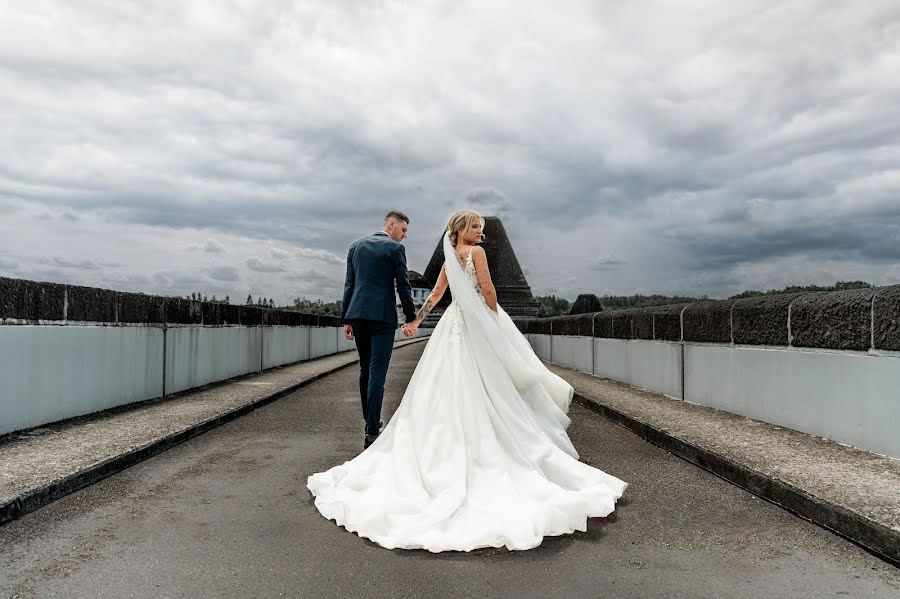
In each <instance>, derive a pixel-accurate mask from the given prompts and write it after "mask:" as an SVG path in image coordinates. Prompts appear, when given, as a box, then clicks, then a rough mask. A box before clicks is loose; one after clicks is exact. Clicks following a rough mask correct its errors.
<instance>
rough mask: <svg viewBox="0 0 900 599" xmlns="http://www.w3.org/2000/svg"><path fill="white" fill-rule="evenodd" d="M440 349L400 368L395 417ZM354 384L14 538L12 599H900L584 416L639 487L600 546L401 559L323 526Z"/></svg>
mask: <svg viewBox="0 0 900 599" xmlns="http://www.w3.org/2000/svg"><path fill="white" fill-rule="evenodd" d="M422 349H423V345H413V346H411V347H407V348H403V349H400V350H398V351H397V352H396V353H395V357H394V360H393V362H392V364H391V370H390V373H389V378H388V384H387V393H386V397H385V416H386V417H388V418H389V417H390V415H391V414H392V413H393V411H394V410H395V409H396V406H397V405H398V402H399V401H400V398H401V396H402V393H403V390H404V389H405V387H406V385H407V383H408V381H409V378H410V376H411V374H412V372H413V369H414V368H415V365H416V363H417V361H418V358H419V356H420V355H421V352H422ZM357 393H358V392H357V382H356V372H355V370H354V369H352V368H346V369H343V370H340V371H338V372H336V373H334V374H332V375H330V376H328V377H325V378H322V379H320V380H318V381H315V382H313V383H311V384H309V385H307V386H305V387H303V388H301V389H299V390H297V391H296V392H294V393H291V394H290V395H288V396H286V397H283V398H281V399H279V400H278V401H274V402H271V403H269V404H267V405H265V406H262V407H260V408H259V409H256V410H254V411H253V412H251V413H249V414H247V415H245V416H243V417H241V418H238V419H235V420H233V421H231V422H228V423H226V424H224V425H222V426H220V427H217V428H216V429H214V430H211V431H209V432H207V433H206V434H203V435H199V436H197V437H194V438H192V439H190V440H188V441H187V442H185V443H182V444H180V445H178V446H176V447H173V448H172V449H170V450H168V451H165V452H163V453H161V454H159V455H156V456H154V457H152V458H150V459H147V460H145V461H143V462H141V463H139V464H136V465H134V466H133V467H131V468H128V469H126V470H124V471H122V472H120V473H118V474H116V475H114V476H110V477H109V478H106V479H104V480H102V481H100V482H98V483H96V484H94V485H91V486H90V487H88V488H86V489H83V490H81V491H79V492H77V493H73V494H71V495H69V496H67V497H64V498H62V499H60V500H59V501H56V502H53V503H52V504H50V505H48V506H46V507H44V508H42V509H40V510H37V511H35V512H33V513H30V514H27V515H25V516H23V517H22V518H20V519H18V520H15V521H13V522H10V523H9V524H6V525H4V526H0V591H2V592H0V596H2V597H6V596H9V597H14V596H15V597H20V598H32V597H41V598H54V597H66V598H71V597H92V598H94V597H96V598H106V597H110V598H116V599H119V598H121V597H154V598H156V597H167V598H169V597H191V598H198V599H203V598H207V597H209V598H216V599H218V598H220V597H316V598H328V597H341V598H344V597H353V598H361V599H362V598H367V597H398V598H403V597H542V598H543V597H654V598H657V597H691V598H704V597H737V598H753V599H756V598H758V597H800V598H803V597H879V598H890V597H900V573H898V570H897V569H896V568H894V567H892V566H890V565H888V564H886V563H885V562H883V561H881V560H879V559H877V558H875V557H873V556H872V555H870V554H868V553H866V552H865V551H863V550H862V549H860V548H859V547H857V546H856V545H853V544H852V543H850V542H848V541H846V540H845V539H843V538H841V537H838V536H836V535H834V534H832V533H830V532H828V531H826V530H824V529H823V528H821V527H819V526H816V525H813V524H811V523H809V522H806V521H805V520H802V519H800V518H797V517H795V516H793V515H791V514H790V513H788V512H787V511H785V510H783V509H781V508H779V507H777V506H775V505H772V504H771V503H768V502H765V501H761V500H759V499H758V498H756V497H754V496H753V495H752V494H750V493H748V492H746V491H744V490H742V489H739V488H738V487H736V486H734V485H732V484H729V483H727V482H725V481H723V480H722V479H721V478H718V477H716V476H714V475H712V474H710V473H709V472H707V471H705V470H703V469H700V468H697V467H696V466H694V465H692V464H690V463H688V462H686V461H684V460H682V459H679V458H677V457H675V456H673V455H671V454H669V453H667V452H666V451H663V450H662V449H660V448H658V447H656V446H654V445H652V444H650V443H647V442H646V441H644V440H643V439H641V438H640V437H639V436H637V435H635V434H633V433H631V432H630V431H628V430H626V429H625V428H623V427H621V426H618V425H616V424H614V423H612V422H610V421H609V420H606V419H605V418H603V417H601V416H600V415H598V414H597V413H595V412H593V411H590V410H588V409H587V408H584V407H582V406H580V405H574V406H573V407H572V410H571V412H570V414H571V416H572V425H571V427H570V429H569V433H570V436H571V438H572V440H573V442H574V444H575V446H576V448H578V450H579V452H580V454H581V459H582V461H584V462H586V463H589V464H592V465H595V466H597V467H599V468H603V469H604V470H606V471H608V472H610V473H612V474H614V475H616V476H619V477H621V478H622V479H624V480H626V481H628V482H629V483H630V484H629V487H628V490H627V491H626V494H625V496H624V497H623V499H622V501H621V502H620V503H619V505H618V508H617V510H616V512H615V513H614V514H613V516H612V517H610V518H608V519H606V520H599V519H598V520H595V521H592V522H590V523H589V530H588V532H586V533H577V534H573V535H567V536H564V537H555V538H548V539H545V540H544V543H543V544H542V545H541V546H540V547H538V548H536V549H533V550H531V551H526V552H516V553H509V552H507V551H505V550H494V549H490V550H479V551H475V552H472V553H468V554H456V553H454V554H430V553H426V552H421V551H402V550H396V551H388V550H386V549H383V548H381V547H378V546H377V545H374V544H372V543H370V542H368V541H365V540H363V539H361V538H359V537H358V536H356V535H354V534H352V533H349V532H347V531H346V530H344V529H342V528H339V527H338V526H336V525H335V524H334V523H333V522H330V521H327V520H325V519H324V518H322V517H321V516H320V515H319V513H318V512H317V511H316V509H315V507H314V506H313V504H312V498H311V496H310V495H309V492H308V491H307V490H306V488H305V483H306V478H307V476H309V474H311V473H313V472H317V471H321V470H323V469H326V468H329V467H331V466H333V465H335V464H338V463H340V462H342V461H344V460H347V459H350V458H352V457H353V456H355V455H357V454H358V453H359V451H360V449H361V446H362V441H363V438H362V421H361V417H360V414H359V399H358V395H357Z"/></svg>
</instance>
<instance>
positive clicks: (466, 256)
mask: <svg viewBox="0 0 900 599" xmlns="http://www.w3.org/2000/svg"><path fill="white" fill-rule="evenodd" d="M483 227H484V220H483V219H482V218H481V217H480V216H478V215H477V214H475V213H472V212H465V211H464V212H458V213H456V214H454V215H453V217H452V218H451V219H450V223H449V225H448V227H447V233H446V234H445V235H444V241H443V244H444V256H445V261H444V266H443V268H442V269H441V274H440V277H439V279H438V282H437V284H436V285H435V287H434V290H433V291H432V292H431V295H430V296H429V297H428V300H427V301H426V302H425V305H424V306H423V307H422V309H421V310H420V311H419V313H418V315H417V316H416V320H415V322H414V323H412V324H411V325H408V326H410V327H411V329H412V330H413V331H414V330H415V329H416V328H418V326H419V325H420V324H421V322H422V320H424V319H425V317H426V316H427V315H428V313H429V312H430V311H431V309H432V308H433V307H434V306H435V305H436V304H437V303H438V301H440V299H441V297H442V296H443V294H444V292H445V291H446V289H447V287H448V286H449V287H450V290H451V293H452V295H453V301H452V303H451V304H450V306H449V307H448V308H447V310H446V312H444V315H443V316H442V317H441V320H440V322H439V323H438V325H437V327H436V328H435V329H434V331H433V334H432V335H431V338H430V339H429V341H428V343H427V346H426V347H425V351H424V352H423V354H422V358H421V360H420V361H419V363H418V366H417V367H416V370H415V372H414V373H413V375H412V379H411V380H410V382H409V386H408V387H407V389H406V392H405V393H404V395H403V399H402V401H401V403H400V406H399V407H398V408H397V411H396V412H395V413H394V415H393V417H392V418H391V420H390V422H389V423H388V424H387V426H386V427H385V429H384V432H382V433H381V435H380V436H379V437H378V439H377V440H376V441H375V442H374V443H373V444H372V445H371V446H370V447H369V448H368V449H366V450H365V451H363V453H361V454H360V455H358V456H357V457H356V458H354V459H352V460H350V461H348V462H345V463H343V464H341V465H339V466H335V467H334V468H332V469H330V470H328V471H327V472H320V473H317V474H313V475H312V476H310V477H309V479H308V481H307V487H308V488H309V490H310V491H311V492H312V494H313V495H314V496H315V498H316V499H315V505H316V508H318V510H319V512H321V514H322V515H323V516H325V517H326V518H328V519H331V520H334V521H336V522H337V523H338V524H339V525H341V526H344V527H345V528H346V529H347V530H349V531H351V532H355V533H357V534H358V535H359V536H361V537H365V538H367V539H370V540H372V541H374V542H375V543H378V544H379V545H381V546H383V547H386V548H388V549H393V548H402V549H427V550H428V551H433V552H440V551H470V550H472V549H475V548H478V547H503V546H506V547H507V548H508V549H510V550H521V549H531V548H532V547H536V546H538V545H540V544H541V541H542V540H543V538H544V537H545V536H555V535H563V534H568V533H571V532H573V531H576V530H579V531H584V530H586V527H587V518H589V517H595V516H606V515H608V514H610V513H611V512H612V511H613V510H614V509H615V503H616V500H617V499H618V498H619V497H621V496H622V493H623V491H624V490H625V487H626V483H625V482H623V481H621V480H619V479H618V478H615V477H614V476H611V475H609V474H606V473H605V472H603V471H601V470H598V469H596V468H593V467H591V466H588V465H587V464H583V463H582V462H579V461H578V453H577V452H576V451H575V448H574V447H573V446H572V443H571V441H570V440H569V437H568V435H566V427H567V426H568V425H569V418H568V417H567V416H566V412H567V411H568V408H569V402H570V401H571V400H572V395H573V389H572V387H571V385H569V384H568V383H566V382H565V381H564V380H563V379H561V378H560V377H558V376H556V375H555V374H553V373H552V372H550V371H549V370H547V368H546V367H544V365H543V364H542V363H541V361H540V359H538V357H537V356H536V355H535V354H534V352H533V351H532V349H531V347H530V345H529V344H528V341H527V340H526V339H525V338H524V337H523V336H522V335H521V333H520V332H519V330H518V329H517V328H516V326H515V324H514V323H513V322H512V320H511V319H510V318H509V316H508V315H507V314H506V312H504V311H503V308H501V307H500V305H499V304H498V303H497V294H496V291H495V290H494V286H493V283H492V282H491V275H490V273H489V271H488V265H487V259H486V257H485V253H484V250H483V249H482V248H480V247H477V246H476V245H475V244H476V243H478V242H479V241H480V240H481V238H482V236H481V231H482V228H483Z"/></svg>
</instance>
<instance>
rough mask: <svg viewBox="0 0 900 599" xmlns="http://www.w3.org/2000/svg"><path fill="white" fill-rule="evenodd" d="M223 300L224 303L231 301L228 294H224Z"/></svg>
mask: <svg viewBox="0 0 900 599" xmlns="http://www.w3.org/2000/svg"><path fill="white" fill-rule="evenodd" d="M223 301H224V302H225V303H226V304H230V303H231V297H230V296H228V295H226V296H225V299H224V300H223Z"/></svg>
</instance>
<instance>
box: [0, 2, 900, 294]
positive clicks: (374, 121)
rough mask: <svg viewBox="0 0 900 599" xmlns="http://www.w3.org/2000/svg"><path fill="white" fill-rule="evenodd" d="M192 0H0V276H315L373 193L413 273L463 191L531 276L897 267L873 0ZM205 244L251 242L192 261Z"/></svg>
mask: <svg viewBox="0 0 900 599" xmlns="http://www.w3.org/2000/svg"><path fill="white" fill-rule="evenodd" d="M198 2H200V4H199V5H198V6H200V8H198V9H197V11H196V12H194V11H188V12H178V11H172V10H170V9H169V8H168V7H166V6H163V5H156V4H153V3H150V4H146V3H143V4H141V3H138V2H136V1H129V0H123V1H122V2H120V3H117V4H116V7H117V8H116V10H115V11H110V10H108V9H106V8H103V7H100V6H99V5H96V4H93V3H72V2H62V1H61V0H56V1H53V0H35V1H34V2H32V3H30V4H29V9H28V10H25V9H9V10H7V11H5V12H4V18H3V20H2V21H0V86H2V88H3V90H4V94H3V96H2V97H0V114H2V115H8V116H9V117H10V118H7V119H4V122H5V123H6V124H7V126H6V128H5V130H4V135H3V136H2V138H0V207H2V210H3V214H4V219H6V220H8V221H9V222H10V223H15V226H12V225H10V226H9V227H8V228H9V230H10V233H9V234H7V233H6V231H4V235H3V236H2V238H0V253H2V254H3V255H5V256H12V255H13V254H15V261H16V263H17V264H18V270H17V271H16V273H17V276H60V277H65V278H66V280H71V279H75V280H76V281H77V282H81V283H82V284H101V283H102V282H103V280H104V277H110V276H112V277H114V278H112V279H109V278H107V279H106V280H109V281H121V284H122V285H133V286H139V285H147V288H146V289H140V290H143V291H148V292H154V291H159V292H163V291H165V292H171V293H179V294H182V295H183V294H184V293H185V292H187V293H190V292H191V291H195V290H198V289H199V290H202V291H203V292H204V293H205V292H206V291H207V288H205V287H204V288H202V289H200V286H202V285H207V286H210V288H209V289H208V290H209V292H210V295H212V293H217V294H218V295H224V293H223V292H226V291H229V289H230V293H231V295H232V296H238V295H240V296H244V297H245V295H246V293H247V292H252V293H254V295H256V294H259V293H263V294H266V295H268V296H270V297H272V296H275V297H277V298H282V300H283V301H287V300H288V299H290V298H292V297H293V296H294V295H295V294H296V293H298V291H297V286H298V285H300V284H301V283H304V284H305V282H308V281H317V282H318V283H320V285H319V287H318V288H317V289H318V291H316V290H314V289H313V287H309V288H308V290H307V291H303V292H304V293H308V294H313V293H318V294H319V295H317V297H323V298H325V299H334V298H335V297H336V294H338V293H339V292H338V291H337V290H339V288H340V280H341V278H342V274H343V273H342V264H343V256H345V253H346V249H347V247H348V246H349V244H350V243H351V242H352V241H353V240H354V239H356V238H358V237H361V236H363V235H367V234H369V233H371V232H372V231H373V230H375V229H377V228H378V227H379V226H380V222H381V218H382V216H383V215H384V213H385V212H386V211H387V210H388V209H391V208H399V209H401V210H404V212H406V213H407V214H409V215H410V217H411V219H412V222H411V226H410V237H409V239H408V240H407V246H408V251H407V253H408V256H409V258H410V266H411V267H412V268H415V269H418V270H422V269H423V268H424V266H425V264H426V263H427V261H428V259H429V258H430V256H431V252H432V251H433V250H434V245H435V242H436V241H437V239H438V236H439V235H440V232H441V230H442V229H443V227H444V226H445V223H446V219H447V217H448V216H449V215H450V213H452V212H453V211H455V210H457V209H462V208H467V207H471V208H474V209H476V210H478V211H480V212H483V213H485V214H488V215H489V214H497V215H500V216H502V217H503V219H504V224H505V226H506V229H507V231H508V232H509V234H510V237H511V239H512V241H513V244H514V246H515V248H516V250H517V252H518V253H519V258H520V262H521V263H522V265H523V267H527V269H528V273H529V274H528V279H529V282H530V283H531V285H532V286H533V287H534V288H535V289H537V290H541V289H555V290H557V292H558V293H561V294H565V295H570V296H571V297H574V295H575V294H576V293H578V292H579V291H596V292H605V291H609V292H614V293H630V292H636V291H647V292H652V291H669V290H671V291H673V292H680V293H702V292H706V293H710V294H711V295H726V294H730V293H734V292H737V291H741V290H743V289H742V288H743V287H745V286H751V285H752V286H763V287H766V286H775V285H776V283H779V282H780V281H782V279H783V277H784V276H787V274H786V273H788V274H790V276H794V277H809V278H810V279H815V280H810V281H805V282H818V283H824V282H833V280H834V279H838V278H843V279H848V278H853V279H855V278H869V279H870V280H872V282H876V283H888V282H896V277H897V276H898V271H897V269H896V268H895V267H897V266H898V264H900V256H898V252H897V249H896V248H897V247H900V244H898V243H897V241H898V235H900V233H898V229H897V225H896V224H895V223H897V222H898V221H900V200H898V198H900V167H898V164H900V121H897V119H896V118H894V114H895V113H896V107H897V106H898V105H900V82H898V78H897V77H896V76H895V73H896V72H897V67H898V65H897V58H896V57H897V56H898V54H900V38H898V36H897V35H896V31H897V28H898V26H900V9H898V8H897V6H896V3H895V2H891V1H890V0H881V1H873V2H866V3H842V4H835V3H830V2H826V1H825V0H813V1H811V2H807V3H802V4H796V3H794V4H791V3H787V4H786V3H782V2H777V1H775V0H735V1H734V2H729V3H720V4H715V5H709V6H704V7H703V9H702V13H701V12H698V11H697V10H685V8H684V7H683V6H681V5H676V4H666V3H650V2H642V1H637V2H629V3H617V4H611V3H583V4H576V5H572V6H568V7H567V9H566V10H560V9H559V8H558V7H554V6H551V5H549V4H548V5H546V6H542V7H540V8H534V9H533V10H528V11H523V10H521V7H520V4H519V3H515V2H512V0H500V1H499V2H496V3H492V4H491V6H490V7H489V8H485V6H484V5H483V3H476V2H472V1H466V0H462V1H460V2H457V3H454V5H453V8H452V11H451V12H452V18H450V17H448V15H447V14H446V13H445V10H446V8H445V7H444V8H442V7H440V6H437V5H434V4H431V3H424V4H390V3H388V4H379V5H378V6H377V7H376V6H369V5H365V6H364V5H361V4H358V3H327V4H325V3H321V4H320V5H317V3H316V2H311V3H300V4H298V3H292V2H280V1H273V2H266V3H258V4H256V5H252V6H251V5H245V4H241V3H237V4H234V3H232V4H227V5H223V4H221V3H213V2H208V3H203V2H201V1H200V0H198ZM192 6H193V5H192ZM324 6H327V7H328V9H327V10H323V9H322V7H324ZM48 13H52V14H53V15H54V18H53V19H46V18H44V17H42V15H44V14H48ZM648 14H652V15H653V18H652V19H648V18H647V15H648ZM197 15H205V16H204V17H198V16H197ZM310 22H315V27H313V28H310V27H309V23H310ZM83 31H103V32H104V36H103V43H102V44H101V43H99V42H91V41H85V38H84V37H83V36H82V35H81V34H80V33H79V32H83ZM98 39H99V38H98ZM835 39H839V40H841V43H840V44H835V43H834V40H835ZM111 47H112V48H116V52H109V48H111ZM397 48H404V51H403V52H398V51H397V50H396V49H397ZM460 48H466V51H465V52H463V51H461V50H460ZM172 65H177V68H174V67H173V66H172ZM198 239H206V240H207V241H206V242H205V243H202V244H199V245H198V244H197V241H196V240H198ZM213 240H215V241H213ZM191 248H193V249H194V251H191ZM225 248H227V249H228V251H229V252H230V253H231V255H240V256H269V257H270V258H271V259H273V260H277V261H278V263H277V264H275V263H267V262H264V261H263V260H262V259H260V258H253V259H251V260H250V261H247V262H245V263H243V264H241V265H240V266H238V267H230V268H231V270H228V271H222V272H223V273H225V272H227V277H232V278H230V279H221V278H220V279H216V278H214V277H212V274H211V273H212V269H218V268H223V267H219V266H214V265H210V264H209V263H208V261H209V259H210V258H211V256H209V255H208V254H220V253H223V251H224V249H225ZM626 248H627V249H626ZM47 255H49V256H65V259H64V260H63V263H55V262H49V263H48V262H44V263H42V262H41V260H40V256H47ZM598 256H600V257H606V258H610V257H612V258H614V259H618V258H616V257H617V256H627V257H628V262H627V264H624V263H622V264H616V263H613V262H603V260H602V259H601V260H600V261H599V262H598V261H597V259H596V257H598ZM113 258H114V259H115V261H116V263H117V264H121V268H122V269H123V270H124V271H126V272H127V273H130V274H124V275H120V274H115V275H111V274H110V273H109V272H108V270H109V269H110V268H112V267H110V266H106V265H105V263H104V260H106V259H113ZM307 261H313V262H312V263H314V264H315V265H316V269H317V270H315V271H313V270H304V269H306V268H308V265H309V264H310V263H311V262H307ZM173 264H177V265H178V267H177V270H176V269H173V268H172V266H171V265H173ZM800 264H805V265H806V270H803V268H802V267H800V266H798V265H800ZM788 266H790V268H787V267H788ZM0 267H2V266H0ZM876 267H877V268H876ZM281 268H283V269H285V270H284V271H283V272H284V273H285V276H284V277H278V278H277V280H275V279H276V277H269V276H267V275H268V274H269V273H278V272H282V270H280V269H281ZM297 269H299V270H297ZM8 270H9V268H7V271H8ZM20 273H21V274H20ZM290 273H305V275H306V276H305V278H303V279H302V280H299V279H298V280H296V281H294V280H291V279H289V278H288V274H290ZM220 274H221V273H220ZM207 275H209V276H207ZM298 276H299V275H298ZM115 277H118V278H115ZM128 277H134V278H131V279H129V278H128ZM142 277H144V278H142ZM211 277H212V278H211ZM319 277H324V278H326V279H327V280H328V281H331V283H330V284H329V285H326V284H325V283H326V281H325V280H322V279H320V278H319ZM892 277H893V278H892ZM270 279H271V280H270ZM61 280H62V279H61ZM216 281H219V282H221V283H240V284H241V285H243V286H245V287H244V288H242V289H238V288H236V287H238V286H237V285H232V286H231V287H230V288H228V287H225V286H224V285H223V286H219V287H216V285H217V283H216ZM797 282H801V281H797ZM295 284H296V285H295Z"/></svg>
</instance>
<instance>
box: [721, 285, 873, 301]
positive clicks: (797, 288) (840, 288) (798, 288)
mask: <svg viewBox="0 0 900 599" xmlns="http://www.w3.org/2000/svg"><path fill="white" fill-rule="evenodd" d="M874 286H875V285H872V284H871V283H866V282H865V281H838V282H837V283H835V284H834V285H829V286H827V287H821V286H819V285H805V286H802V285H791V286H790V287H785V288H784V289H769V290H768V291H744V292H743V293H738V294H737V295H732V296H731V297H730V298H729V299H740V298H742V297H754V296H757V295H772V294H775V293H798V292H801V291H844V290H846V289H871V288H872V287H874Z"/></svg>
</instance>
